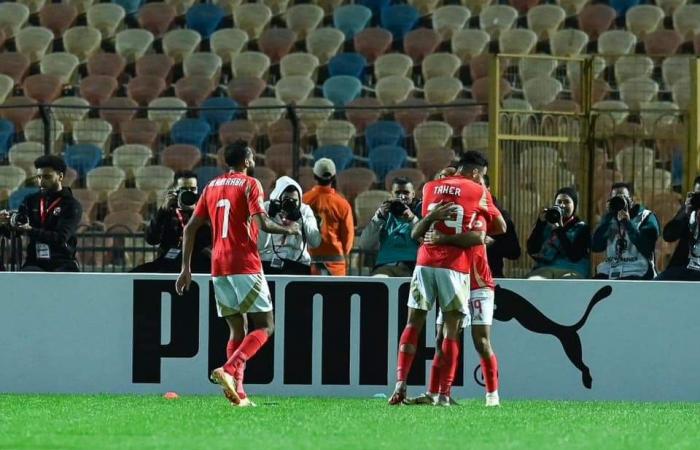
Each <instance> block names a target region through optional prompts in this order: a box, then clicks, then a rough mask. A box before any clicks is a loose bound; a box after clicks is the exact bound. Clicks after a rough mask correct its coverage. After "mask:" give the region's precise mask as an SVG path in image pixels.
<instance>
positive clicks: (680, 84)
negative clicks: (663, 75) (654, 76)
mask: <svg viewBox="0 0 700 450" xmlns="http://www.w3.org/2000/svg"><path fill="white" fill-rule="evenodd" d="M671 90H672V93H673V101H674V102H676V104H678V106H679V107H680V108H681V109H682V110H687V109H688V107H690V99H691V91H690V78H683V79H681V80H678V81H677V82H676V83H675V84H674V85H673V87H672V89H671Z"/></svg>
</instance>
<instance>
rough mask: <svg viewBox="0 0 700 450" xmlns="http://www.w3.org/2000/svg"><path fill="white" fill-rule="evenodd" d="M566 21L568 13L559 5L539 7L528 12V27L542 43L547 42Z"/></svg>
mask: <svg viewBox="0 0 700 450" xmlns="http://www.w3.org/2000/svg"><path fill="white" fill-rule="evenodd" d="M565 19H566V11H564V8H562V7H561V6H557V5H537V6H535V7H533V8H531V9H530V10H529V11H528V12H527V27H528V28H529V29H531V30H532V31H534V32H535V34H537V38H538V40H540V41H547V40H549V38H550V37H551V36H552V35H553V34H554V33H555V32H556V31H557V30H558V29H559V27H560V26H561V24H562V23H564V20H565Z"/></svg>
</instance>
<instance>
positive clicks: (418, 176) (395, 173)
mask: <svg viewBox="0 0 700 450" xmlns="http://www.w3.org/2000/svg"><path fill="white" fill-rule="evenodd" d="M396 178H406V179H408V180H409V181H410V182H411V184H413V188H414V189H415V190H416V192H420V189H421V186H422V185H423V183H425V181H426V179H425V174H424V173H423V172H422V171H421V170H420V169H413V168H410V167H403V168H400V169H394V170H392V171H390V172H388V173H387V174H386V177H385V178H384V187H385V189H386V190H387V191H391V187H392V185H393V184H394V180H395V179H396ZM355 202H356V203H357V199H355Z"/></svg>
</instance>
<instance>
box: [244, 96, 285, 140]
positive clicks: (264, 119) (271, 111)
mask: <svg viewBox="0 0 700 450" xmlns="http://www.w3.org/2000/svg"><path fill="white" fill-rule="evenodd" d="M248 106H249V108H248V111H247V112H248V120H250V121H251V122H252V123H254V124H255V126H256V127H257V129H258V131H260V132H261V133H265V132H267V127H268V126H269V125H270V124H272V123H274V122H277V121H278V120H279V119H280V118H281V117H282V115H283V114H284V112H285V105H284V102H282V101H281V100H280V99H278V98H270V97H261V98H258V99H256V100H253V101H252V102H250V105H248ZM275 107H277V108H275Z"/></svg>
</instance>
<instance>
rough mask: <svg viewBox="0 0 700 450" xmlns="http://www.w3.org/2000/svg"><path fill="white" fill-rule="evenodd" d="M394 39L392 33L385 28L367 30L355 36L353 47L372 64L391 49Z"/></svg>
mask: <svg viewBox="0 0 700 450" xmlns="http://www.w3.org/2000/svg"><path fill="white" fill-rule="evenodd" d="M392 40H393V37H392V35H391V33H389V32H388V31H387V30H385V29H383V28H376V27H373V28H365V29H364V30H362V31H360V32H359V33H357V34H355V37H354V38H353V46H354V48H355V51H356V52H358V53H360V54H361V55H362V56H364V57H365V58H366V59H367V62H368V63H370V64H372V63H374V61H375V60H376V59H377V58H379V57H380V56H382V55H383V54H384V53H386V52H387V50H389V48H390V47H391V42H392Z"/></svg>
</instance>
